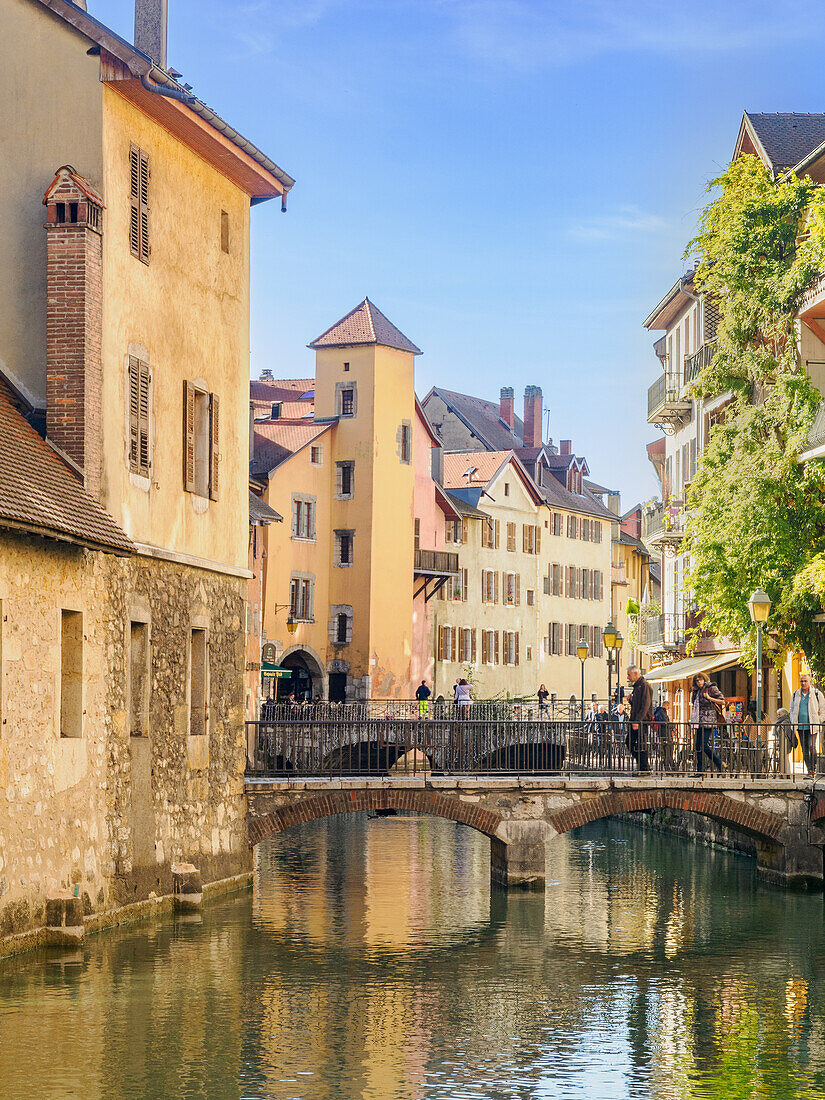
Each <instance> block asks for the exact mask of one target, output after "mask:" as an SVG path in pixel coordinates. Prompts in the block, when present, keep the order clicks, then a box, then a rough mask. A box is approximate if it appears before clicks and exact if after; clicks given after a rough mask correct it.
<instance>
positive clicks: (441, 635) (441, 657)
mask: <svg viewBox="0 0 825 1100" xmlns="http://www.w3.org/2000/svg"><path fill="white" fill-rule="evenodd" d="M438 659H439V661H443V660H444V627H443V626H440V627H439V628H438Z"/></svg>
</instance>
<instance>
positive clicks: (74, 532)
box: [0, 392, 134, 554]
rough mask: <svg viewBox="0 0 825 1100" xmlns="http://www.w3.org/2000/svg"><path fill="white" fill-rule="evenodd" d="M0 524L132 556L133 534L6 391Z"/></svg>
mask: <svg viewBox="0 0 825 1100" xmlns="http://www.w3.org/2000/svg"><path fill="white" fill-rule="evenodd" d="M0 527H9V528H14V529H17V530H22V531H29V532H32V533H33V534H36V535H45V536H47V537H49V538H53V539H58V540H60V541H62V542H71V543H76V544H78V545H80V546H86V547H89V548H90V549H92V550H106V551H109V552H112V553H115V554H129V553H131V552H132V551H133V550H134V546H133V545H132V542H131V540H130V539H129V537H128V535H127V534H126V533H125V532H124V531H122V530H121V529H120V527H118V525H117V524H116V523H115V521H114V520H113V519H112V517H111V516H110V515H109V513H108V512H107V511H105V509H104V508H103V507H102V505H101V504H100V503H99V502H98V501H97V500H95V499H94V497H92V496H90V494H89V493H87V492H86V491H85V489H84V488H83V487H82V485H81V484H80V483H79V482H78V480H77V478H76V477H75V476H74V474H72V473H71V472H70V470H69V468H68V467H67V466H66V464H65V463H64V462H63V461H62V459H60V458H59V457H58V455H57V454H56V453H55V452H54V451H53V450H52V448H51V447H50V446H49V444H48V443H47V442H46V441H45V440H44V439H43V438H42V437H41V436H39V435H38V434H37V432H36V431H35V430H34V428H32V427H31V425H30V424H29V423H28V422H27V421H26V420H24V419H23V417H22V416H21V415H20V413H19V412H18V411H17V410H16V409H15V408H14V407H13V406H12V404H11V403H10V402H9V401H8V400H7V399H6V397H5V396H4V395H3V394H2V392H0Z"/></svg>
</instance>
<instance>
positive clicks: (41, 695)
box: [0, 532, 251, 954]
mask: <svg viewBox="0 0 825 1100" xmlns="http://www.w3.org/2000/svg"><path fill="white" fill-rule="evenodd" d="M244 595H245V582H244V581H242V580H240V579H236V578H233V577H227V576H222V575H219V574H213V573H208V572H206V571H203V570H198V569H193V568H190V567H188V566H183V565H178V564H173V563H170V562H164V561H158V560H154V559H150V558H145V557H134V558H118V557H115V556H113V555H110V554H103V553H97V552H91V551H87V550H83V549H80V548H76V547H72V546H69V545H66V544H63V543H59V542H53V541H47V540H41V539H37V538H33V537H29V536H25V535H15V534H12V533H9V532H2V533H0V613H1V614H0V627H1V628H2V629H1V630H0V716H1V717H0V954H2V950H3V938H4V937H6V936H9V935H11V934H14V933H18V932H22V931H26V930H28V929H30V928H34V927H37V926H38V925H40V924H41V923H42V920H43V911H44V906H45V898H46V896H47V894H49V893H51V892H53V891H55V890H60V889H63V890H73V891H76V893H77V894H78V896H80V897H81V898H82V899H83V905H84V910H85V912H86V913H87V914H88V913H92V912H100V911H104V910H106V909H110V908H112V907H114V906H117V905H120V904H123V903H125V902H128V901H135V900H139V899H142V898H145V897H148V896H149V895H150V894H151V893H155V894H158V895H159V894H164V893H169V892H170V890H171V864H172V862H173V861H176V860H183V861H191V862H192V863H195V864H196V865H197V866H198V867H200V869H201V871H202V873H203V879H204V881H205V882H210V881H214V880H216V879H218V878H223V877H229V876H231V875H235V874H239V873H241V872H243V871H246V870H248V869H249V868H250V866H251V863H250V855H249V850H248V847H247V841H246V828H245V801H244V791H243V770H244V763H245V745H244V725H243V658H244V651H243V646H244V633H243V625H244V624H243V610H244ZM62 609H66V610H72V611H80V612H81V613H82V615H83V638H84V642H83V677H82V679H83V704H82V705H83V732H82V736H81V737H77V738H74V737H61V736H60V671H61V645H60V634H61V625H60V624H61V610H62ZM133 620H136V621H139V622H146V623H147V624H148V630H149V638H150V654H151V657H150V663H149V692H148V698H149V709H148V720H147V722H146V735H145V736H141V737H133V736H130V732H129V727H130V722H129V702H130V676H129V659H130V653H129V650H130V643H129V638H130V622H131V621H133ZM192 627H198V628H201V629H205V630H206V631H207V638H208V668H209V673H208V675H209V687H208V702H209V707H208V721H207V732H206V734H205V735H204V736H200V737H197V736H196V737H191V736H189V734H188V724H189V707H188V694H187V684H188V659H189V658H188V645H189V637H190V631H191V629H192Z"/></svg>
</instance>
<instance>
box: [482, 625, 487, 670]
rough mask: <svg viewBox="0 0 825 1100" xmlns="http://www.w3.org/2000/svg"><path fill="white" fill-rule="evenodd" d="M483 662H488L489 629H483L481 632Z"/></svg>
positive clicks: (484, 663)
mask: <svg viewBox="0 0 825 1100" xmlns="http://www.w3.org/2000/svg"><path fill="white" fill-rule="evenodd" d="M481 663H482V664H483V665H486V664H487V631H486V630H482V632H481Z"/></svg>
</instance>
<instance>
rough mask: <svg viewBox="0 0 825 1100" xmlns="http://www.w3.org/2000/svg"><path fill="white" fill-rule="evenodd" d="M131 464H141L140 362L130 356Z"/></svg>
mask: <svg viewBox="0 0 825 1100" xmlns="http://www.w3.org/2000/svg"><path fill="white" fill-rule="evenodd" d="M129 464H130V465H131V466H139V465H140V362H139V360H137V359H135V357H134V356H133V355H130V356H129Z"/></svg>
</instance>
